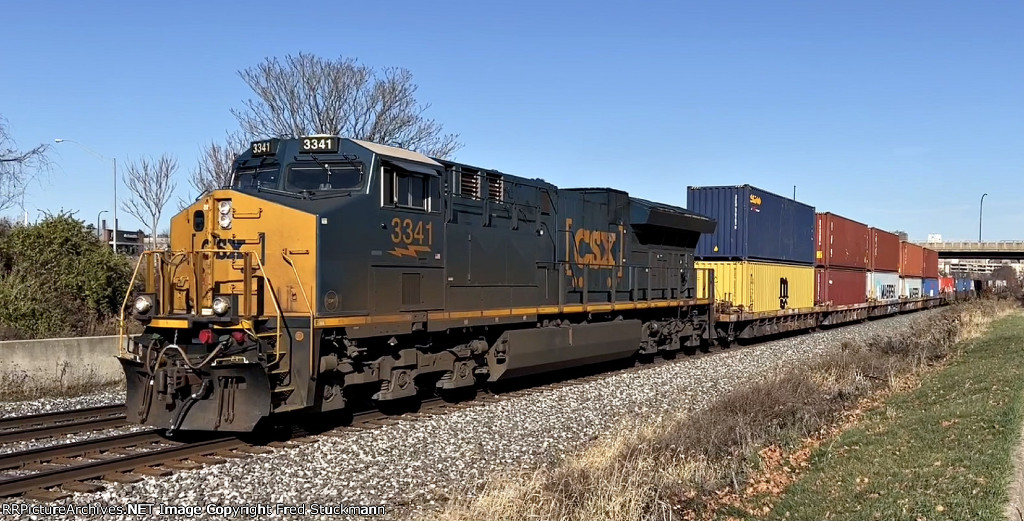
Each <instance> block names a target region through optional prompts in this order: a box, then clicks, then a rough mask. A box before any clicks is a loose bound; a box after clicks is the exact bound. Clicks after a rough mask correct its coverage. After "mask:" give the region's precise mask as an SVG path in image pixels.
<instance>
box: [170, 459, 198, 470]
mask: <svg viewBox="0 0 1024 521" xmlns="http://www.w3.org/2000/svg"><path fill="white" fill-rule="evenodd" d="M163 466H165V467H167V468H169V469H174V470H195V469H198V468H201V467H202V465H200V464H198V463H193V462H191V461H188V460H183V461H169V462H167V463H164V464H163Z"/></svg>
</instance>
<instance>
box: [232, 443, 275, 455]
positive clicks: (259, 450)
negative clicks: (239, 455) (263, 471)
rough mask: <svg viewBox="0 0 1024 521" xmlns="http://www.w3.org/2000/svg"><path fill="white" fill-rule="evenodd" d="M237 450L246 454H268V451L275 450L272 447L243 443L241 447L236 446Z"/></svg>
mask: <svg viewBox="0 0 1024 521" xmlns="http://www.w3.org/2000/svg"><path fill="white" fill-rule="evenodd" d="M235 450H237V451H238V452H244V453H246V454H266V453H268V452H273V451H271V450H270V449H267V448H264V447H256V446H254V445H243V446H241V447H237V448H235Z"/></svg>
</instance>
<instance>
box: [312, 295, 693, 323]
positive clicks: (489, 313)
mask: <svg viewBox="0 0 1024 521" xmlns="http://www.w3.org/2000/svg"><path fill="white" fill-rule="evenodd" d="M708 302H709V301H708V300H707V299H699V300H698V299H690V300H661V301H643V302H616V303H601V304H588V305H581V304H574V305H569V306H562V307H559V306H541V307H535V308H504V309H482V310H474V311H447V312H446V311H431V312H429V313H427V319H428V320H463V319H473V318H501V317H522V316H524V315H525V316H528V317H529V316H534V315H557V314H560V313H583V312H593V313H602V312H608V311H616V310H629V309H649V308H667V307H673V306H682V305H693V304H707V303H708ZM413 320H414V316H413V314H411V313H403V314H398V315H369V316H365V315H364V316H356V317H332V318H318V319H316V320H315V321H314V324H315V325H316V326H317V327H347V326H360V325H365V324H394V323H399V322H412V321H413Z"/></svg>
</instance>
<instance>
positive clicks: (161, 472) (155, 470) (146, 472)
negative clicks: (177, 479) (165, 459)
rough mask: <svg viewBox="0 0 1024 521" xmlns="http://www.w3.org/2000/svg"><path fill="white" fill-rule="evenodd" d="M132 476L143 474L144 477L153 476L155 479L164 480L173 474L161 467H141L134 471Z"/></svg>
mask: <svg viewBox="0 0 1024 521" xmlns="http://www.w3.org/2000/svg"><path fill="white" fill-rule="evenodd" d="M132 474H141V475H143V476H152V477H154V478H162V477H166V476H170V475H171V474H173V472H171V471H170V470H168V469H164V468H160V467H139V468H137V469H135V470H133V471H132Z"/></svg>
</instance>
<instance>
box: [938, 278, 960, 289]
mask: <svg viewBox="0 0 1024 521" xmlns="http://www.w3.org/2000/svg"><path fill="white" fill-rule="evenodd" d="M955 291H956V279H954V278H953V277H939V293H953V292H955Z"/></svg>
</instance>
